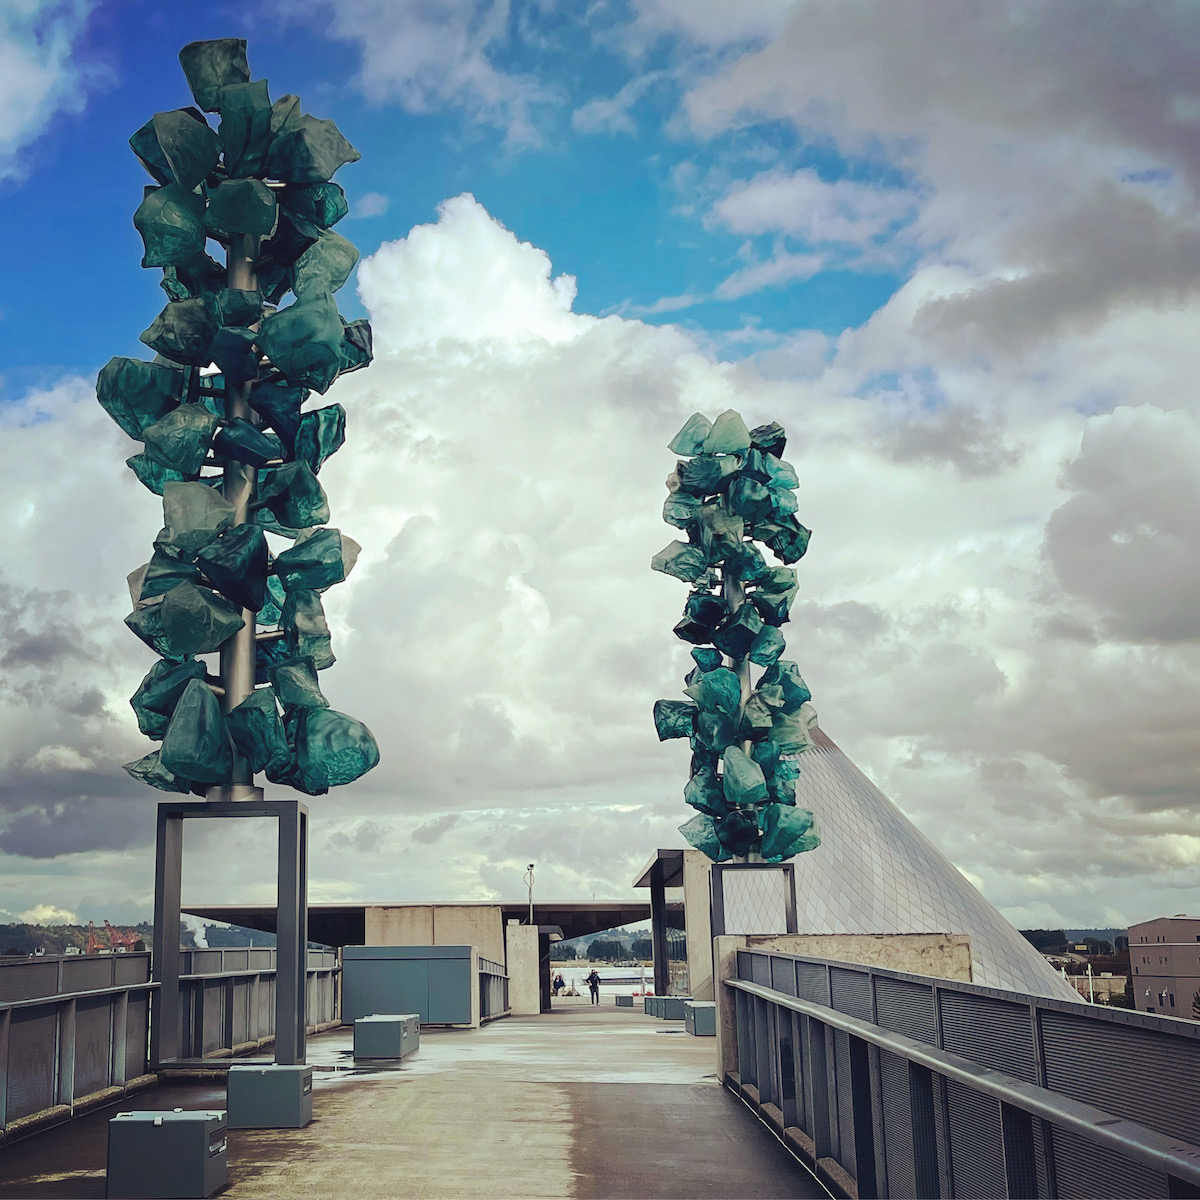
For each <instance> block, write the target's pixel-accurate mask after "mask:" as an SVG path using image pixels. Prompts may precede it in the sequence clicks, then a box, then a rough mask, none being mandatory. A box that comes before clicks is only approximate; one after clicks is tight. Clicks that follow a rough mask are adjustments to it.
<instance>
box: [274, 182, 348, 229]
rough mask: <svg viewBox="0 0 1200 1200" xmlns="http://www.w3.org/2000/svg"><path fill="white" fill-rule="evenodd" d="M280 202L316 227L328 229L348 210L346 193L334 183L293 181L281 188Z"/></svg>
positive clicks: (289, 210)
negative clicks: (300, 182) (301, 182)
mask: <svg viewBox="0 0 1200 1200" xmlns="http://www.w3.org/2000/svg"><path fill="white" fill-rule="evenodd" d="M281 202H282V204H283V207H284V208H286V209H287V210H288V212H291V213H295V214H296V216H298V217H300V218H302V219H303V220H305V221H311V222H312V223H313V224H314V225H315V226H316V227H317V228H318V229H329V228H330V227H332V226H334V225H336V224H337V223H338V222H339V221H340V220H341V219H342V218H343V217H344V216H345V215H346V214H347V213H348V212H349V211H350V205H349V204H348V203H347V201H346V193H345V192H343V191H342V189H341V188H340V187H339V186H338V185H337V184H336V183H309V184H298V183H293V184H291V185H290V186H289V187H286V188H284V189H283V196H282V198H281Z"/></svg>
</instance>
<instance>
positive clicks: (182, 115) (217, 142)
mask: <svg viewBox="0 0 1200 1200" xmlns="http://www.w3.org/2000/svg"><path fill="white" fill-rule="evenodd" d="M129 145H130V147H131V148H132V149H133V152H134V154H136V155H137V156H138V158H139V159H141V162H142V166H144V167H145V168H146V170H147V171H149V172H150V174H151V175H152V176H153V177H154V178H155V179H157V180H158V182H159V183H164V184H165V183H177V184H179V186H180V187H181V188H183V190H184V191H185V192H190V191H192V190H193V189H194V188H195V187H196V185H197V184H199V183H201V182H202V181H203V180H204V179H205V178H206V177H207V175H208V174H209V172H210V171H211V170H212V169H213V167H215V166H216V165H217V159H218V158H219V157H220V156H221V139H220V138H218V137H217V134H216V131H215V130H214V129H212V128H211V127H210V125H209V124H208V122H207V121H206V120H205V119H204V117H203V116H202V115H201V114H200V113H198V112H197V111H196V110H195V109H194V108H177V109H175V110H174V111H173V112H161V113H155V114H154V116H152V117H151V118H150V120H149V121H147V122H146V124H145V125H143V126H142V127H141V129H139V130H138V131H137V133H135V134H134V135H133V136H132V137H131V138H130V139H129Z"/></svg>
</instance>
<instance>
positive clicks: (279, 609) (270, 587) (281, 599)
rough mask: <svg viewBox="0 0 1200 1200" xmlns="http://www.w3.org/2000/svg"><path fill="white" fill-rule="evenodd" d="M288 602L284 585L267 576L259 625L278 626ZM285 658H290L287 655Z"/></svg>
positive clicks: (273, 577)
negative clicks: (265, 592)
mask: <svg viewBox="0 0 1200 1200" xmlns="http://www.w3.org/2000/svg"><path fill="white" fill-rule="evenodd" d="M286 601H287V592H285V591H284V590H283V584H282V583H280V582H279V580H278V578H277V577H276V576H274V575H268V576H267V594H266V597H265V598H264V600H263V606H262V608H260V609H259V610H258V623H259V625H264V626H265V625H278V624H279V622H280V619H281V618H282V616H283V606H284V604H285V603H286ZM284 657H289V656H287V655H285V656H284Z"/></svg>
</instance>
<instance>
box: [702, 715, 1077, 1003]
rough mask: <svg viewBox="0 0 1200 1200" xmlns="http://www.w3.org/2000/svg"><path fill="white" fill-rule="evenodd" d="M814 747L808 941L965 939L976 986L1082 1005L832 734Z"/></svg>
mask: <svg viewBox="0 0 1200 1200" xmlns="http://www.w3.org/2000/svg"><path fill="white" fill-rule="evenodd" d="M813 738H814V741H815V743H816V744H815V745H814V746H813V747H812V749H811V750H809V751H808V752H807V753H806V754H805V755H804V756H803V758H802V759H801V762H800V767H801V772H800V778H799V780H798V781H797V784H796V803H797V804H799V805H800V806H801V807H803V808H810V809H812V811H813V813H814V814H815V815H816V820H817V828H818V830H819V831H820V833H821V845H820V846H818V847H817V848H816V849H815V850H811V851H809V852H808V853H806V854H801V855H800V856H799V857H798V858H797V859H796V860H795V863H796V915H797V922H798V923H797V928H798V931H799V932H800V933H965V934H968V935H969V936H970V938H971V960H972V961H971V969H972V981H973V982H974V983H979V984H983V985H985V986H986V987H995V988H1007V989H1010V990H1012V991H1018V992H1027V993H1029V994H1031V995H1036V996H1050V997H1053V998H1055V999H1059V1000H1074V1001H1076V1002H1078V1001H1079V995H1078V993H1077V992H1076V991H1075V989H1074V988H1073V987H1071V986H1070V984H1068V983H1067V982H1066V981H1065V980H1064V979H1062V978H1061V977H1060V976H1059V975H1058V973H1057V972H1056V971H1055V970H1054V969H1053V968H1052V967H1051V966H1050V965H1049V964H1048V963H1047V962H1046V960H1045V959H1044V958H1042V956H1041V955H1040V954H1039V953H1038V952H1037V951H1036V950H1035V949H1034V948H1033V947H1032V946H1031V945H1030V944H1029V943H1028V942H1027V941H1026V940H1025V939H1024V938H1023V937H1022V936H1021V935H1020V933H1018V932H1017V930H1016V929H1014V928H1013V927H1012V925H1010V924H1009V923H1008V922H1007V921H1006V920H1005V919H1004V918H1003V917H1002V916H1001V915H1000V913H999V912H997V910H996V909H995V908H993V907H992V906H991V905H990V904H989V903H988V902H987V901H986V900H985V899H984V898H983V896H981V895H980V894H979V892H978V891H976V890H975V888H973V887H972V886H971V885H970V884H969V883H968V882H967V880H966V879H965V878H964V877H963V875H962V874H960V872H959V871H958V870H957V868H956V867H955V866H954V864H953V863H951V862H950V860H949V859H948V858H946V856H945V855H944V854H942V853H941V851H939V850H938V849H937V848H936V847H935V846H934V845H933V844H932V843H931V842H930V841H928V839H927V838H926V837H925V836H924V835H923V834H922V833H921V832H920V831H919V830H918V829H917V828H916V826H915V825H913V824H912V822H911V821H909V820H908V818H907V817H905V816H904V815H903V813H901V812H900V810H899V809H898V808H896V806H895V805H894V804H892V802H891V801H890V800H889V799H888V798H887V797H886V796H885V795H884V794H883V793H882V792H881V791H880V790H879V789H878V788H877V787H876V786H875V785H874V784H873V783H872V782H871V781H870V780H869V779H868V778H867V777H866V776H865V775H864V774H863V773H862V772H861V771H860V770H859V769H858V768H857V767H856V766H855V765H854V764H853V763H852V762H851V761H850V760H849V759H848V758H847V757H846V755H845V754H844V753H843V752H842V751H841V750H840V749H839V748H838V747H837V745H835V744H834V742H833V741H832V739H830V738H829V736H828V735H827V734H825V733H824V732H823V731H822V730H820V729H814V730H813ZM740 874H750V872H734V871H730V872H727V873H726V875H725V881H726V882H725V893H726V896H727V897H728V895H729V891H730V883H731V881H732V879H733V878H735V877H736V876H737V875H740ZM727 904H728V901H727ZM780 911H781V912H782V911H783V910H782V908H781V909H780ZM730 931H731V932H732V927H730ZM746 932H747V933H749V932H755V933H767V932H773V930H767V929H763V930H749V929H747V930H746Z"/></svg>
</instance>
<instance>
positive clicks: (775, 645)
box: [749, 625, 787, 667]
mask: <svg viewBox="0 0 1200 1200" xmlns="http://www.w3.org/2000/svg"><path fill="white" fill-rule="evenodd" d="M786 646H787V643H786V642H785V641H784V639H783V634H782V633H780V632H779V630H778V629H776V628H775V627H774V626H773V625H764V626H763V628H762V629H760V630H759V632H758V636H757V637H756V638H755V639H754V642H753V644H752V645H751V646H750V654H749V657H750V661H751V662H752V663H756V664H757V665H758V666H760V667H769V666H772V665H773V664H774V663H775V662H777V661H778V659H779V656H780V655H781V654H782V653H783V651H784V649H785V647H786Z"/></svg>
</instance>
